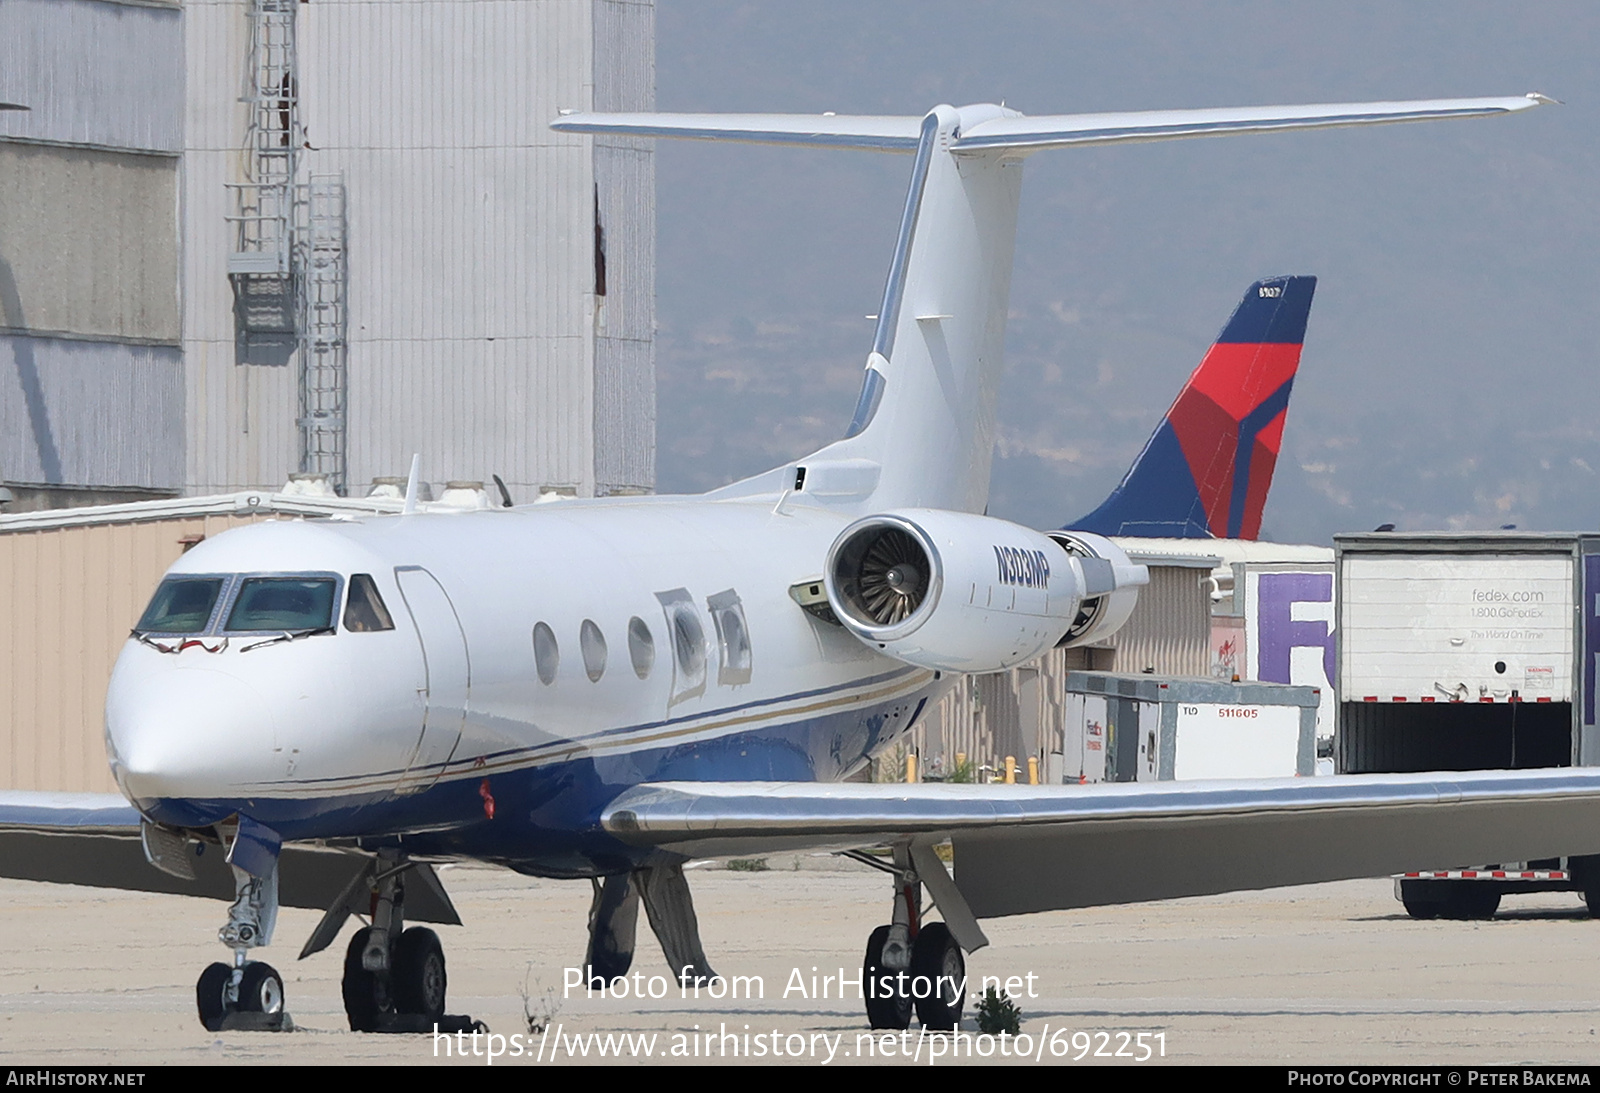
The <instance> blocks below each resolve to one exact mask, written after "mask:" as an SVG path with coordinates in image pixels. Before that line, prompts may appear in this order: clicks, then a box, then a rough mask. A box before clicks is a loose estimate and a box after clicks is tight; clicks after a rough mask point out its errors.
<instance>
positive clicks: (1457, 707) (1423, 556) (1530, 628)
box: [1334, 531, 1600, 918]
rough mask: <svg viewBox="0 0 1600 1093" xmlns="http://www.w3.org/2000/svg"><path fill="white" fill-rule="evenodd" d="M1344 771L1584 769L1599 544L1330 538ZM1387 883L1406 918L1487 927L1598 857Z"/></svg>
mask: <svg viewBox="0 0 1600 1093" xmlns="http://www.w3.org/2000/svg"><path fill="white" fill-rule="evenodd" d="M1334 552H1335V565H1336V568H1337V577H1338V580H1337V582H1336V586H1337V588H1336V592H1337V605H1336V607H1337V619H1338V625H1337V627H1336V632H1337V639H1336V640H1337V657H1338V672H1337V674H1338V680H1337V681H1336V690H1337V696H1336V697H1337V701H1338V709H1339V719H1338V727H1337V732H1336V739H1335V753H1336V760H1337V763H1338V768H1339V771H1340V772H1341V773H1346V774H1363V773H1376V772H1398V771H1423V770H1499V769H1515V768H1523V767H1560V766H1571V765H1574V764H1594V763H1596V762H1597V760H1600V738H1597V737H1596V732H1595V701H1594V696H1595V654H1596V653H1597V652H1600V637H1597V627H1600V536H1586V535H1577V534H1556V533H1551V534H1542V533H1541V534H1535V533H1519V532H1509V531H1508V532H1498V533H1476V534H1450V533H1426V534H1404V533H1394V532H1372V533H1366V534H1360V535H1339V536H1335V538H1334ZM1440 865H1441V868H1440V869H1438V870H1432V871H1427V872H1420V873H1413V874H1407V875H1405V876H1403V877H1397V878H1396V880H1395V894H1396V896H1397V897H1398V898H1399V899H1400V900H1401V901H1402V902H1403V903H1404V905H1405V908H1406V911H1407V912H1408V913H1409V914H1410V915H1412V917H1414V918H1434V917H1441V918H1487V917H1488V916H1490V915H1492V914H1494V912H1495V910H1496V908H1497V907H1498V906H1499V902H1500V897H1501V896H1502V895H1505V894H1507V893H1515V892H1529V891H1551V890H1559V891H1576V892H1582V893H1583V894H1584V898H1585V902H1586V903H1587V904H1588V906H1589V908H1590V913H1591V914H1596V915H1600V869H1597V868H1596V866H1597V865H1600V859H1594V860H1591V859H1583V858H1575V859H1571V860H1566V859H1547V860H1541V861H1529V862H1497V863H1493V864H1490V865H1487V866H1485V865H1483V864H1482V863H1473V864H1470V865H1462V864H1458V863H1445V862H1441V863H1440Z"/></svg>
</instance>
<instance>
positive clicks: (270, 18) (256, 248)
mask: <svg viewBox="0 0 1600 1093" xmlns="http://www.w3.org/2000/svg"><path fill="white" fill-rule="evenodd" d="M296 7H297V3H296V0H250V3H249V12H248V19H249V27H250V46H249V55H248V57H247V69H246V86H245V95H244V99H243V101H244V102H245V103H246V105H247V106H248V108H249V120H248V122H247V124H246V130H245V144H244V149H243V151H244V176H245V179H246V181H244V182H242V183H230V184H228V188H229V189H230V190H232V191H233V192H234V195H235V196H234V209H235V212H234V213H233V214H231V215H229V216H228V218H227V219H228V221H229V223H231V224H233V225H234V229H235V236H234V244H233V251H232V253H230V254H229V256H228V279H229V281H230V282H231V283H232V285H233V294H234V338H235V345H236V347H237V360H238V362H239V363H240V364H243V365H250V364H259V363H283V362H284V361H285V360H286V359H287V356H288V351H289V350H290V349H293V350H296V351H297V355H298V358H299V415H298V418H297V422H296V424H297V426H298V429H299V434H300V459H299V467H300V470H301V471H302V472H309V473H315V474H324V475H326V476H327V478H328V482H329V484H330V485H331V486H332V487H333V488H334V490H335V492H337V493H339V494H343V493H344V492H345V485H346V483H345V473H346V461H345V391H346V369H345V361H346V352H345V351H346V330H347V323H346V318H345V312H346V303H345V295H346V293H345V289H346V283H347V277H346V274H347V269H346V265H345V232H346V220H345V188H344V179H343V176H342V175H313V176H311V178H310V179H309V181H306V182H300V181H299V173H300V160H301V155H300V152H301V148H302V147H303V146H304V143H305V133H304V129H303V128H302V126H301V123H300V101H299V94H300V88H299V82H300V81H299V73H298V71H297V50H296V46H295V10H296Z"/></svg>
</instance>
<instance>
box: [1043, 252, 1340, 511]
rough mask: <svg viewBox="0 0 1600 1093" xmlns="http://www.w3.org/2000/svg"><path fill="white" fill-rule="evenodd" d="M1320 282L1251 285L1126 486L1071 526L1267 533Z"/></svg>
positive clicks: (1274, 281)
mask: <svg viewBox="0 0 1600 1093" xmlns="http://www.w3.org/2000/svg"><path fill="white" fill-rule="evenodd" d="M1316 287H1317V279H1316V278H1315V277H1274V278H1271V279H1269V280H1265V281H1257V282H1256V283H1255V284H1253V285H1251V286H1250V288H1249V289H1248V290H1247V291H1246V292H1245V294H1244V299H1243V300H1242V301H1240V303H1239V307H1238V309H1237V310H1236V311H1234V313H1233V317H1232V318H1231V319H1229V320H1228V325H1227V326H1225V327H1223V330H1222V334H1221V335H1220V336H1218V338H1217V341H1216V344H1214V345H1213V346H1212V347H1211V349H1210V350H1209V351H1208V352H1207V353H1206V355H1205V357H1204V358H1203V359H1202V360H1201V361H1200V365H1199V367H1198V368H1196V369H1195V370H1194V373H1193V374H1192V375H1190V377H1189V382H1188V383H1186V384H1184V386H1183V390H1182V391H1180V392H1179V393H1178V398H1177V401H1175V402H1174V403H1173V404H1172V409H1170V410H1168V411H1167V415H1166V417H1164V418H1162V419H1161V424H1160V425H1158V426H1156V431H1155V433H1154V435H1152V436H1151V437H1150V440H1149V442H1148V443H1146V444H1145V446H1144V451H1142V452H1140V453H1139V458H1138V459H1136V460H1134V463H1133V466H1132V467H1131V468H1130V469H1129V470H1128V474H1127V477H1125V478H1123V480H1122V484H1121V485H1119V486H1118V487H1117V488H1116V489H1114V490H1112V491H1111V496H1109V497H1107V498H1106V499H1105V502H1104V503H1103V504H1101V506H1100V507H1099V508H1097V509H1095V510H1094V511H1093V512H1091V513H1089V515H1087V516H1085V517H1083V518H1082V519H1080V520H1077V521H1075V522H1073V523H1072V524H1070V525H1069V527H1071V528H1073V529H1076V530H1078V531H1089V532H1094V533H1096V534H1098V535H1136V536H1148V537H1151V538H1165V539H1209V538H1217V539H1254V538H1255V537H1256V536H1257V535H1259V534H1260V533H1261V514H1262V511H1263V510H1264V509H1265V508H1266V504H1267V489H1268V488H1269V487H1270V486H1271V485H1272V471H1273V468H1274V466H1275V465H1276V464H1277V460H1278V450H1279V445H1280V443H1281V442H1282V440H1283V424H1284V418H1285V416H1286V415H1287V413H1288V410H1289V392H1290V389H1291V388H1292V387H1293V386H1294V376H1295V370H1296V369H1297V368H1298V367H1299V364H1300V347H1301V345H1302V343H1303V342H1304V341H1305V334H1306V318H1307V316H1308V315H1309V314H1310V313H1311V296H1312V293H1313V292H1315V290H1316Z"/></svg>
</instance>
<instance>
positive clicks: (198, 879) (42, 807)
mask: <svg viewBox="0 0 1600 1093" xmlns="http://www.w3.org/2000/svg"><path fill="white" fill-rule="evenodd" d="M142 822H143V821H142V819H141V817H140V816H139V813H138V812H137V811H136V810H135V809H134V808H133V806H132V805H130V804H128V802H127V801H125V800H123V799H122V798H121V797H120V796H118V795H116V794H113V793H35V792H28V791H22V790H4V791H0V877H8V878H11V879H13V880H38V881H51V882H53V883H56V884H82V885H88V886H91V887H95V888H122V889H127V890H130V891H135V892H165V893H171V894H174V895H184V896H207V897H210V898H212V899H220V900H227V901H232V900H233V898H234V895H235V891H234V883H233V872H232V870H230V869H229V868H228V863H227V861H226V860H225V859H224V857H223V850H222V847H220V846H217V845H214V844H208V843H203V842H190V843H187V844H186V845H185V856H186V858H187V860H188V862H189V864H190V866H191V868H192V871H193V873H194V877H193V879H184V878H181V877H177V876H174V875H172V874H171V873H165V872H162V871H161V870H159V869H157V868H155V867H154V866H152V865H151V864H150V863H149V861H148V860H146V857H145V852H144V843H143V840H142V839H141V837H140V825H141V824H142ZM368 860H369V858H368V856H367V855H365V854H351V853H346V852H345V851H342V850H333V849H328V848H324V847H311V846H294V845H289V846H285V847H284V848H283V851H282V853H281V854H280V855H279V858H278V868H279V881H278V883H279V888H278V900H279V902H280V903H281V904H282V905H283V906H285V907H309V908H312V909H314V910H318V911H321V910H323V909H325V908H327V907H330V906H332V905H333V903H334V902H335V900H336V899H337V898H338V897H339V895H340V894H341V893H342V892H344V891H345V889H346V888H347V887H348V886H349V884H350V883H351V881H352V880H353V879H354V878H355V877H357V876H358V875H359V874H360V873H362V872H363V871H364V870H365V869H366V866H367V862H368ZM423 868H427V867H426V866H423ZM436 887H437V882H434V883H433V884H428V883H424V884H418V885H413V886H412V887H411V888H409V889H408V891H407V894H406V915H407V917H409V918H412V919H415V920H417V921H420V922H442V923H445V924H447V925H452V926H457V925H460V923H461V920H460V918H459V917H458V916H457V915H456V911H455V908H454V907H452V906H450V903H449V900H448V899H444V900H443V901H441V900H440V899H439V898H438V896H437V895H436V893H435V888H436ZM441 891H442V889H441Z"/></svg>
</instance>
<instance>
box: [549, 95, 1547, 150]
mask: <svg viewBox="0 0 1600 1093" xmlns="http://www.w3.org/2000/svg"><path fill="white" fill-rule="evenodd" d="M1554 101H1555V100H1554V99H1551V98H1548V97H1546V96H1544V95H1539V94H1528V95H1517V96H1506V97H1500V98H1486V99H1420V100H1416V101H1411V102H1360V103H1322V104H1319V105H1312V106H1240V107H1222V108H1208V109H1204V110H1140V111H1131V112H1127V113H1111V114H1047V115H1041V116H1037V117H1029V116H1026V115H1023V114H1018V113H1016V112H1014V111H1010V110H1000V111H997V112H998V113H999V115H1000V116H996V117H991V118H988V119H986V120H984V121H981V122H978V123H977V124H976V125H973V126H972V127H971V128H969V129H967V130H966V131H964V132H959V133H958V134H957V135H956V137H955V139H954V140H952V141H951V142H950V146H949V150H950V151H952V152H955V153H957V154H960V153H963V152H966V153H978V152H989V151H997V150H999V151H1007V152H1012V153H1028V152H1036V151H1039V150H1041V149H1045V148H1067V147H1074V146H1077V145H1081V144H1127V143H1133V142H1138V141H1152V140H1180V139H1182V138H1185V137H1212V136H1223V135H1226V134H1230V133H1262V132H1271V131H1275V130H1295V129H1331V128H1337V127H1340V126H1351V125H1383V124H1388V123H1393V122H1402V121H1434V120H1438V119H1442V118H1475V117H1489V116H1491V115H1494V114H1507V113H1511V112H1513V111H1517V110H1527V109H1529V108H1530V107H1534V106H1539V105H1542V104H1544V103H1551V102H1554ZM921 126H922V118H921V117H910V116H907V117H892V116H871V115H847V114H577V113H574V114H566V115H564V116H562V117H560V118H558V119H557V120H556V121H555V122H553V123H551V126H550V128H552V129H554V130H556V131H557V132H561V133H610V134H614V135H617V136H628V137H682V138H687V139H691V140H737V141H748V142H751V143H756V144H806V145H816V146H821V147H830V148H865V149H869V150H872V151H879V152H913V151H915V150H916V147H917V136H918V133H919V132H920V130H921Z"/></svg>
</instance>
